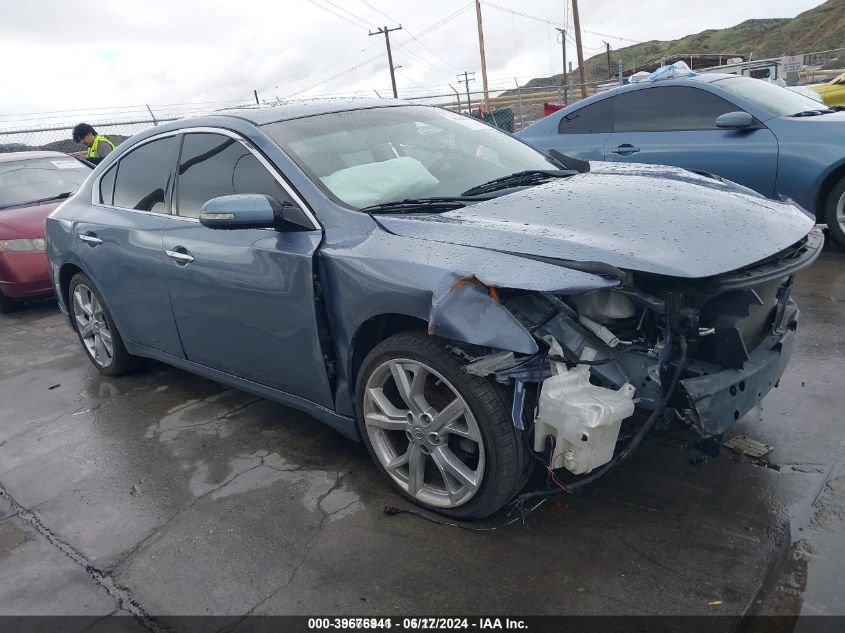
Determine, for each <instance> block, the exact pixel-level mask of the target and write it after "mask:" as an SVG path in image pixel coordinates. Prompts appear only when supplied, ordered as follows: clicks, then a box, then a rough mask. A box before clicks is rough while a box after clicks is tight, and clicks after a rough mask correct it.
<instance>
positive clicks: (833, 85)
mask: <svg viewBox="0 0 845 633" xmlns="http://www.w3.org/2000/svg"><path fill="white" fill-rule="evenodd" d="M810 87H811V88H812V89H813V90H815V91H816V92H818V93H819V95H820V96H821V98H822V101H824V104H825V105H826V106H828V107H830V108H832V107H833V106H842V107H845V73H842V74H841V75H839V76H838V77H836V78H835V79H831V80H830V81H828V82H827V83H826V84H820V85H818V86H810Z"/></svg>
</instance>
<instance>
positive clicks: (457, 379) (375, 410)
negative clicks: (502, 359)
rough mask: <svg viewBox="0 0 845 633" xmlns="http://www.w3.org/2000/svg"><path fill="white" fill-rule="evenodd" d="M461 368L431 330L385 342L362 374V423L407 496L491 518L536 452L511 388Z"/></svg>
mask: <svg viewBox="0 0 845 633" xmlns="http://www.w3.org/2000/svg"><path fill="white" fill-rule="evenodd" d="M461 366H462V363H461V361H460V359H459V358H458V357H457V356H456V355H455V354H453V353H452V352H450V351H449V350H448V349H447V347H446V345H445V343H444V342H443V341H442V340H440V339H438V338H436V337H430V336H427V335H426V334H425V333H422V332H407V333H402V334H397V335H394V336H391V337H390V338H388V339H386V340H384V341H382V342H381V343H380V344H379V345H377V346H376V347H375V348H374V349H373V350H372V351H371V352H370V354H369V355H368V356H367V358H366V359H365V360H364V362H363V364H362V366H361V370H360V372H359V374H358V379H357V384H356V390H355V393H356V408H357V414H358V425H359V429H360V431H361V436H362V437H363V439H364V444H365V445H366V446H367V450H368V451H369V453H370V456H371V457H372V458H373V461H374V462H375V463H376V465H377V467H378V468H379V470H380V471H381V473H382V475H383V476H384V477H385V478H386V479H387V480H388V481H389V482H390V483H391V484H392V485H393V487H394V488H395V489H396V490H397V491H398V492H399V494H401V495H402V496H403V497H405V498H406V499H408V500H410V501H412V502H413V503H416V504H417V505H420V506H422V507H423V508H425V509H427V510H431V511H433V512H438V513H440V514H444V515H447V516H450V517H454V518H460V519H481V518H484V517H487V516H489V515H491V514H493V513H494V512H496V511H497V510H499V509H500V508H501V507H502V506H504V505H505V504H506V503H507V502H508V501H510V499H511V498H512V497H513V496H514V495H515V494H516V493H517V492H518V491H519V489H520V488H521V487H522V486H523V485H524V483H525V473H526V472H527V471H528V464H527V463H528V460H530V456H529V455H528V452H527V447H526V444H525V442H524V439H523V438H522V435H521V432H520V431H518V430H517V429H515V428H514V426H513V424H512V422H511V416H510V398H509V397H508V396H507V394H506V393H505V392H504V390H503V389H502V388H501V387H499V386H498V385H496V384H495V383H493V382H492V381H490V380H488V379H485V378H481V377H478V376H473V375H470V374H467V373H466V372H464V371H463V369H462V367H461Z"/></svg>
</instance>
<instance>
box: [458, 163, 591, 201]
mask: <svg viewBox="0 0 845 633" xmlns="http://www.w3.org/2000/svg"><path fill="white" fill-rule="evenodd" d="M577 173H578V172H576V171H573V170H571V169H528V170H526V171H518V172H516V173H515V174H510V175H508V176H502V177H500V178H494V179H493V180H490V181H488V182H485V183H482V184H480V185H478V186H477V187H473V188H472V189H467V190H466V191H464V193H463V195H465V196H476V195H478V194H482V193H488V192H490V191H497V190H499V189H507V188H508V187H520V186H523V185H536V184H539V183H541V182H543V181H544V180H549V179H550V178H561V177H563V176H574V175H575V174H577Z"/></svg>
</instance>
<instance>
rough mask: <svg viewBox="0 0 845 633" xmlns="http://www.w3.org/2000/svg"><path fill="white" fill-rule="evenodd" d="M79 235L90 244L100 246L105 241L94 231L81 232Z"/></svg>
mask: <svg viewBox="0 0 845 633" xmlns="http://www.w3.org/2000/svg"><path fill="white" fill-rule="evenodd" d="M78 237H79V239H80V240H81V241H83V242H85V243H86V244H88V245H89V246H98V245H100V244H102V243H103V240H101V239H100V238H99V237H97V236H96V235H95V234H93V233H80V234H79V236H78Z"/></svg>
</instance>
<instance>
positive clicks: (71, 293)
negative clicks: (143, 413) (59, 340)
mask: <svg viewBox="0 0 845 633" xmlns="http://www.w3.org/2000/svg"><path fill="white" fill-rule="evenodd" d="M68 305H69V306H70V314H71V319H72V320H73V325H74V329H75V330H76V333H77V335H78V336H79V341H80V343H82V349H84V350H85V353H86V354H87V355H88V358H89V359H90V360H91V362H92V363H93V364H94V367H96V368H97V369H98V370H100V372H101V373H103V374H105V375H106V376H120V375H123V374H127V373H129V372H131V371H133V370H134V369H135V368H136V367H137V365H138V358H137V357H136V356H132V355H131V354H129V352H127V351H126V347H125V346H124V344H123V339H122V338H121V337H120V332H118V331H117V327H116V326H115V324H114V321H113V320H112V318H111V314H109V311H108V309H107V308H106V306H105V304H104V303H103V299H102V297H101V296H100V293H99V291H97V289H96V288H95V287H94V284H93V282H92V281H91V280H90V279H89V278H88V276H87V275H84V274H82V273H78V274H76V275H74V276H73V278H72V279H71V280H70V286H69V288H68Z"/></svg>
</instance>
